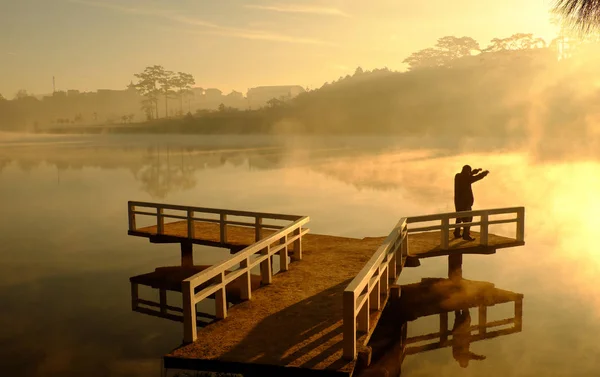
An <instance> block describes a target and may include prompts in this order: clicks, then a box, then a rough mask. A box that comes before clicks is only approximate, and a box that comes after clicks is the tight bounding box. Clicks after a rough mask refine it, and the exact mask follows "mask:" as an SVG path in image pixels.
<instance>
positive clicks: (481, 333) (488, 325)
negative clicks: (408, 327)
mask: <svg viewBox="0 0 600 377" xmlns="http://www.w3.org/2000/svg"><path fill="white" fill-rule="evenodd" d="M510 296H511V298H510V299H509V298H506V299H505V300H497V301H496V302H493V303H488V304H481V305H479V306H478V322H477V324H476V325H469V326H467V327H466V329H465V330H466V331H465V333H466V334H464V335H466V336H467V337H468V339H465V340H466V342H467V343H472V342H477V341H480V340H484V339H491V338H495V337H498V336H503V335H509V334H514V333H518V332H521V331H522V330H523V295H521V294H517V293H512V292H511V293H510ZM511 301H512V302H514V317H512V318H505V319H501V320H495V321H488V320H487V314H488V307H490V306H493V305H496V304H500V303H505V302H511ZM464 310H468V309H463V310H460V311H456V312H455V322H456V321H457V318H456V313H457V312H459V313H461V314H462V313H463V312H464ZM448 314H449V312H442V313H439V316H440V329H439V331H437V332H435V333H430V334H425V335H419V336H413V337H410V338H407V339H406V345H407V347H406V354H407V355H413V354H416V353H421V352H426V351H431V350H435V349H440V348H444V347H453V346H457V344H455V343H456V342H455V340H456V330H452V329H450V328H449V326H448V325H449V319H448V317H449V316H448ZM458 315H460V314H458ZM469 316H470V314H469ZM469 321H470V320H469ZM506 326H508V327H506ZM498 327H502V328H500V329H495V328H498ZM490 329H495V330H492V331H490ZM428 340H435V342H431V343H427V344H421V345H418V346H409V345H410V344H415V343H419V342H424V341H428Z"/></svg>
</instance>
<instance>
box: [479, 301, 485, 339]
mask: <svg viewBox="0 0 600 377" xmlns="http://www.w3.org/2000/svg"><path fill="white" fill-rule="evenodd" d="M486 325H487V306H485V305H481V306H480V307H479V323H478V325H477V326H478V328H479V334H481V335H484V334H485V333H486V331H487V326H486Z"/></svg>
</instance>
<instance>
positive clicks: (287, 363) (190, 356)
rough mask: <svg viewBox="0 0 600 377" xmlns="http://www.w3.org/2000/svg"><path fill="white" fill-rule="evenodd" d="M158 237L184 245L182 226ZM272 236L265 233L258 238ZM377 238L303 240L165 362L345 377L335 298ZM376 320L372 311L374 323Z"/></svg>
mask: <svg viewBox="0 0 600 377" xmlns="http://www.w3.org/2000/svg"><path fill="white" fill-rule="evenodd" d="M164 232H165V234H166V235H169V236H171V237H180V238H181V239H182V240H185V239H187V225H186V222H185V221H182V222H175V223H167V224H165V226H164ZM272 232H273V231H266V230H265V231H264V233H263V237H265V236H266V235H267V234H270V233H272ZM137 233H138V234H134V235H139V236H144V237H149V236H150V235H152V234H156V227H147V228H141V229H138V230H137ZM219 235H220V233H219V225H218V224H213V223H203V222H196V223H195V237H196V238H198V239H202V240H211V241H214V242H216V241H218V240H219ZM473 235H474V236H477V233H475V232H473ZM495 237H496V236H494V235H490V237H489V239H490V243H492V242H496V244H497V245H501V244H510V242H513V241H514V240H511V239H507V238H504V237H499V238H495ZM384 238H385V237H369V238H364V239H354V238H344V237H335V236H328V235H318V234H308V235H306V236H305V237H303V253H304V255H303V259H302V261H299V262H294V263H291V264H290V270H289V271H287V272H283V273H279V274H277V275H275V276H274V277H273V283H272V284H271V285H268V286H265V287H262V288H260V289H258V290H256V291H254V292H252V300H250V301H246V302H243V303H241V304H238V305H235V306H233V307H232V308H230V309H229V315H228V317H227V318H226V319H224V320H220V321H217V322H214V323H212V324H210V325H209V326H206V327H204V328H201V329H199V330H198V340H197V341H196V342H194V343H191V344H188V345H185V346H182V347H179V348H177V349H175V350H174V351H173V352H171V353H170V354H168V355H166V356H165V361H166V362H167V361H169V363H170V364H171V365H173V364H172V363H173V362H174V361H175V362H177V360H180V361H186V362H193V363H194V364H193V365H195V366H197V367H202V365H203V364H202V363H203V362H205V364H204V365H205V366H207V367H208V366H210V368H211V369H213V368H214V366H215V365H216V364H215V363H217V364H220V365H240V363H242V364H244V365H248V364H251V365H254V366H255V367H256V368H257V370H260V368H261V367H263V366H264V368H267V366H280V367H293V368H302V369H305V370H306V369H309V370H312V371H322V372H326V371H330V372H333V374H340V375H350V374H351V373H352V371H353V369H354V367H355V363H356V362H355V361H352V362H348V361H346V360H344V359H342V293H343V291H344V288H345V287H346V286H347V285H348V284H349V283H350V281H351V280H352V279H353V278H354V277H355V276H356V274H357V273H358V272H359V271H360V270H361V268H362V267H363V266H364V264H365V263H366V262H367V261H368V260H369V258H370V257H371V256H372V254H373V253H374V252H375V250H376V249H377V248H378V247H379V246H380V245H381V243H382V242H383V240H384ZM439 240H440V233H439V232H426V233H416V234H410V235H409V251H410V252H411V254H412V253H415V254H417V255H419V256H421V255H427V253H432V252H433V253H435V252H436V251H437V250H436V248H437V249H439V243H440V242H439ZM461 241H462V240H457V241H452V242H451V249H452V250H457V249H460V250H461V252H463V251H468V250H470V248H471V249H472V248H473V247H474V246H473V244H477V243H478V241H472V242H470V243H462V242H461ZM228 242H231V243H237V244H240V245H242V244H252V243H253V242H254V229H253V228H244V227H238V226H228ZM469 244H470V245H469ZM377 317H378V316H377V315H375V313H372V314H371V320H372V322H373V324H374V322H376V320H377V319H378V318H377ZM364 339H366V335H365V334H362V336H361V335H360V334H359V338H358V341H359V346H360V345H361V340H362V341H364ZM188 365H189V364H188ZM265 370H266V369H265Z"/></svg>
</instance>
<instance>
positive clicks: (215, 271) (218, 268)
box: [184, 216, 310, 289]
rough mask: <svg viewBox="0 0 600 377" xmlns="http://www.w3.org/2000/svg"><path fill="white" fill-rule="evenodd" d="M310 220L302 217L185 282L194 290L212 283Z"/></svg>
mask: <svg viewBox="0 0 600 377" xmlns="http://www.w3.org/2000/svg"><path fill="white" fill-rule="evenodd" d="M309 220H310V218H309V217H308V216H302V217H300V219H298V220H296V221H294V222H293V223H291V224H290V225H288V226H286V227H285V228H283V229H281V230H280V231H278V232H276V233H273V234H272V235H270V236H268V237H266V238H263V239H261V240H260V241H258V242H255V243H253V244H252V245H249V246H247V247H246V248H244V249H242V250H241V251H239V252H237V253H236V254H234V255H233V256H231V257H230V258H228V259H226V260H224V261H222V262H220V263H219V264H215V265H212V266H211V267H209V268H207V269H205V270H203V271H200V272H198V273H197V274H195V275H192V276H190V277H189V278H187V279H185V280H184V282H186V283H189V284H190V285H191V287H192V289H194V288H196V287H198V286H199V285H201V284H203V283H206V282H207V281H210V280H211V279H214V278H215V277H217V276H218V275H219V274H221V273H223V272H224V271H225V270H227V269H228V268H231V267H233V266H235V265H236V264H238V263H240V262H242V261H244V260H245V259H247V258H248V257H250V256H252V255H254V254H256V253H257V252H259V251H260V250H263V249H265V248H267V247H269V245H271V244H272V243H273V242H275V241H277V240H279V239H281V238H282V237H284V236H287V235H288V234H290V233H292V232H293V231H294V230H296V229H297V228H299V227H301V226H302V225H304V224H306V223H307V222H309Z"/></svg>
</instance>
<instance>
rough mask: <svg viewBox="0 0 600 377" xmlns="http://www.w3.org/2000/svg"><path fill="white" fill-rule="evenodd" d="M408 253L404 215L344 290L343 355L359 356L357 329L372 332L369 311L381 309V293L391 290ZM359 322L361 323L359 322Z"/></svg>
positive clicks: (352, 357) (387, 292)
mask: <svg viewBox="0 0 600 377" xmlns="http://www.w3.org/2000/svg"><path fill="white" fill-rule="evenodd" d="M407 253H408V230H407V221H406V218H402V219H401V220H400V221H399V222H398V224H397V225H396V226H395V227H394V229H393V230H392V231H391V233H390V234H389V235H388V236H387V238H386V239H385V241H384V242H383V244H382V245H381V246H380V247H379V248H378V249H377V251H376V252H375V254H373V256H372V257H371V259H369V261H368V262H367V264H366V265H365V266H364V267H363V269H362V270H360V272H359V273H358V275H356V277H355V278H354V279H353V280H352V282H350V284H349V285H348V286H347V287H346V289H345V290H344V294H343V313H344V314H343V337H344V338H343V355H344V358H346V359H350V360H352V359H354V358H355V357H356V332H357V330H358V331H361V332H367V333H368V332H369V315H370V313H371V311H373V310H381V306H382V305H381V295H382V294H383V295H384V300H385V299H386V298H387V295H388V294H389V285H390V282H395V281H396V279H397V277H398V275H399V274H400V272H401V270H402V267H403V265H404V259H405V258H406V256H407ZM357 323H358V324H357Z"/></svg>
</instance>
